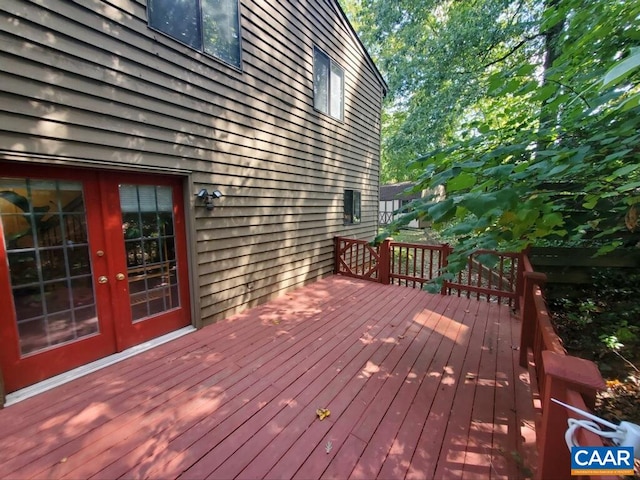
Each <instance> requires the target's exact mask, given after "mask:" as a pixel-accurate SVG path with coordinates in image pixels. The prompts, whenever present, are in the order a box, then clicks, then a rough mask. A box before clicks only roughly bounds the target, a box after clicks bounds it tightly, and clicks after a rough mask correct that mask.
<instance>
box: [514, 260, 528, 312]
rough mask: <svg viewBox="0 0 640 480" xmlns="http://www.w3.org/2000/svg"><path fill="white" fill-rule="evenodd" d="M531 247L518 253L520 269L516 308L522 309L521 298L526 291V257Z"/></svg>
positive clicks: (517, 278) (517, 282)
mask: <svg viewBox="0 0 640 480" xmlns="http://www.w3.org/2000/svg"><path fill="white" fill-rule="evenodd" d="M528 253H529V249H528V248H527V249H525V250H524V251H522V252H520V254H519V255H518V270H517V273H516V308H517V309H518V310H520V309H521V308H522V305H520V300H521V299H522V298H523V297H522V295H523V293H524V273H525V267H524V265H525V259H524V257H528Z"/></svg>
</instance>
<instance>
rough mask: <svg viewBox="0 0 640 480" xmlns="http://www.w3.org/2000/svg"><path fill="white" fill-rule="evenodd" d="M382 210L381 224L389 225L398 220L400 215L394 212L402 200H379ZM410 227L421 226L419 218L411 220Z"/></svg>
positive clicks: (380, 215)
mask: <svg viewBox="0 0 640 480" xmlns="http://www.w3.org/2000/svg"><path fill="white" fill-rule="evenodd" d="M379 206H380V210H379V219H380V224H384V225H387V224H389V223H391V222H392V221H393V220H397V219H398V218H399V217H400V215H399V214H395V215H394V214H393V212H395V211H396V210H398V209H399V208H400V207H401V201H400V200H380V202H379ZM407 227H408V228H420V222H419V221H418V220H411V221H410V222H409V223H408V224H407Z"/></svg>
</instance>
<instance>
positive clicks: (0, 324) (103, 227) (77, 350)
mask: <svg viewBox="0 0 640 480" xmlns="http://www.w3.org/2000/svg"><path fill="white" fill-rule="evenodd" d="M2 175H3V176H8V177H16V178H25V177H27V176H28V177H29V178H38V179H51V178H54V179H60V180H72V181H80V182H82V184H83V194H84V201H85V209H86V214H87V234H88V241H89V246H90V252H91V266H92V273H93V277H94V278H93V280H94V291H95V297H96V298H95V300H96V312H97V315H98V321H99V327H100V332H99V334H95V335H92V336H88V337H86V338H83V339H81V340H77V341H75V342H73V343H69V344H63V345H61V346H59V347H52V348H51V349H49V350H45V351H42V352H37V353H34V354H32V355H28V356H25V357H21V355H20V348H19V335H18V329H17V323H16V318H15V309H14V308H13V295H12V293H11V284H10V275H9V267H8V261H7V254H6V250H5V246H4V242H1V241H0V299H4V300H3V301H2V302H1V303H4V304H5V305H8V306H9V307H8V308H2V312H1V313H0V315H2V317H0V342H1V343H0V369H1V373H2V376H3V380H4V384H5V392H6V393H10V392H12V391H15V390H18V389H20V388H23V387H25V386H28V385H31V384H33V383H37V382H39V381H41V380H44V379H46V378H50V377H52V376H54V375H57V374H60V373H63V372H65V371H68V370H70V369H72V368H75V367H77V366H80V365H84V364H86V363H89V362H91V361H93V360H96V359H99V358H102V357H106V356H108V355H110V354H112V353H115V352H116V351H121V350H124V349H126V348H128V347H130V346H133V345H136V344H139V343H142V342H144V341H147V340H149V339H151V338H154V337H157V336H159V335H162V334H164V333H168V332H171V331H173V330H176V329H178V328H180V327H183V326H187V325H189V324H190V323H191V310H190V303H189V282H188V279H189V275H188V263H187V252H186V246H187V242H186V229H185V220H184V206H183V202H184V200H183V198H182V181H181V179H178V178H173V177H169V176H157V175H153V176H152V175H138V174H130V173H117V174H116V173H111V172H97V171H95V170H89V169H86V170H84V169H73V170H71V169H66V168H63V167H44V166H43V167H38V168H37V169H36V168H33V166H22V165H15V164H7V165H4V164H3V165H2ZM119 181H120V182H123V181H124V182H126V183H131V184H161V185H170V186H172V187H174V188H173V195H174V198H173V201H174V219H175V220H174V221H175V226H174V231H175V236H176V257H177V258H176V260H177V264H178V281H179V285H180V292H179V295H180V308H178V309H174V310H171V311H169V312H167V313H166V314H160V315H156V316H155V317H151V318H149V319H147V320H143V321H141V322H137V323H135V324H132V323H131V310H130V305H129V294H128V282H127V281H126V280H124V281H116V280H115V278H116V274H117V273H119V272H125V273H126V271H127V270H126V268H127V265H126V256H125V255H124V251H125V249H124V242H123V239H122V224H121V218H120V208H119V205H120V199H119V194H118V182H119ZM114 205H117V206H118V208H113V206H114ZM3 237H4V234H3V231H2V224H1V222H0V238H3ZM99 251H102V252H105V254H104V255H98V254H97V252H99ZM100 276H106V277H107V279H108V281H107V283H104V284H100V283H98V281H97V279H98V277H100Z"/></svg>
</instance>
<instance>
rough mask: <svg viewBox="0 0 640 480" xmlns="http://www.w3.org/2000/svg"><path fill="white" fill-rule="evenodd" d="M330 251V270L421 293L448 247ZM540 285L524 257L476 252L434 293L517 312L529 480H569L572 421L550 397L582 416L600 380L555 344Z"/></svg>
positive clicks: (581, 438)
mask: <svg viewBox="0 0 640 480" xmlns="http://www.w3.org/2000/svg"><path fill="white" fill-rule="evenodd" d="M487 253H491V254H495V255H497V256H498V264H497V266H496V267H495V268H488V267H486V266H484V265H483V264H482V263H481V262H479V261H478V259H477V257H478V256H479V255H482V254H487ZM335 254H336V261H335V266H336V267H335V272H336V273H340V274H343V275H349V276H353V277H358V278H364V279H367V280H372V281H375V282H380V283H384V284H397V285H405V286H408V287H413V288H422V287H423V286H424V285H425V283H427V282H428V281H430V280H432V279H434V278H435V277H437V276H439V275H440V274H441V273H443V270H444V268H445V267H446V265H447V257H448V256H449V255H450V254H451V247H449V246H448V245H445V244H442V245H423V244H411V243H401V242H394V241H393V240H391V239H387V240H385V241H384V242H382V243H381V244H380V245H378V246H377V247H373V246H371V245H370V244H369V243H368V242H366V241H364V240H354V239H348V238H343V237H336V238H335ZM545 282H546V276H545V275H544V274H542V273H538V272H535V271H534V269H533V267H532V265H531V262H530V261H529V258H528V256H527V255H526V253H521V254H514V253H506V254H505V253H496V252H487V251H479V252H476V253H475V254H474V255H472V256H470V257H469V260H468V263H467V268H466V269H465V270H464V271H463V272H461V273H460V274H459V275H458V277H457V279H456V281H455V282H454V281H446V282H444V283H443V286H442V289H441V293H442V294H444V295H452V294H457V295H458V296H461V295H466V296H467V298H469V297H471V296H475V297H476V298H477V299H481V298H482V299H486V300H487V301H498V302H501V301H505V302H507V303H509V305H512V306H515V307H516V308H517V309H518V310H519V314H520V319H521V321H522V325H521V329H522V331H521V339H520V342H521V343H520V365H521V366H522V367H525V368H528V369H529V377H530V381H531V391H532V394H533V404H534V409H535V411H536V439H537V447H538V448H537V451H538V452H537V453H538V461H537V465H538V466H537V469H536V478H538V479H545V478H571V475H570V473H571V456H570V451H569V449H568V447H567V445H566V443H565V436H564V435H565V431H566V430H567V420H568V418H570V417H571V418H579V416H578V415H576V414H575V413H573V412H571V411H569V410H568V409H566V408H564V407H563V406H561V405H559V404H557V403H555V402H553V401H552V399H556V400H559V401H561V402H564V403H566V404H568V405H572V406H574V407H576V408H579V409H580V410H584V411H589V410H592V409H593V407H594V405H595V399H596V393H597V392H598V391H599V390H602V389H604V388H605V383H604V380H603V379H602V376H601V374H600V372H599V370H598V367H597V366H596V364H595V363H593V362H591V361H589V360H585V359H582V358H578V357H573V356H570V355H568V354H567V352H566V351H565V349H564V347H563V346H562V342H561V340H560V338H559V337H558V335H557V334H556V333H555V330H554V328H553V325H552V323H551V317H550V314H549V312H548V310H547V306H546V302H545V299H544V296H543V286H544V284H545ZM577 440H578V443H579V444H580V445H583V446H603V443H602V441H601V438H600V437H599V436H597V435H595V434H593V433H590V432H589V431H586V430H584V429H580V430H579V431H578V438H577ZM573 478H575V477H573ZM598 478H599V479H602V478H603V477H601V476H600V477H598Z"/></svg>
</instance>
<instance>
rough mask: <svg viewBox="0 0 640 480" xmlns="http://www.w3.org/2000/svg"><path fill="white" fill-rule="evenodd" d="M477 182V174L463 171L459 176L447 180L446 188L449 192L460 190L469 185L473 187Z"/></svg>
mask: <svg viewBox="0 0 640 480" xmlns="http://www.w3.org/2000/svg"><path fill="white" fill-rule="evenodd" d="M475 183H476V176H475V175H473V174H471V173H468V172H462V173H460V174H459V175H458V176H456V177H454V178H452V179H451V180H449V181H448V182H447V185H446V189H447V192H456V191H458V190H465V189H467V188H469V187H472V186H474V185H475Z"/></svg>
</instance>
